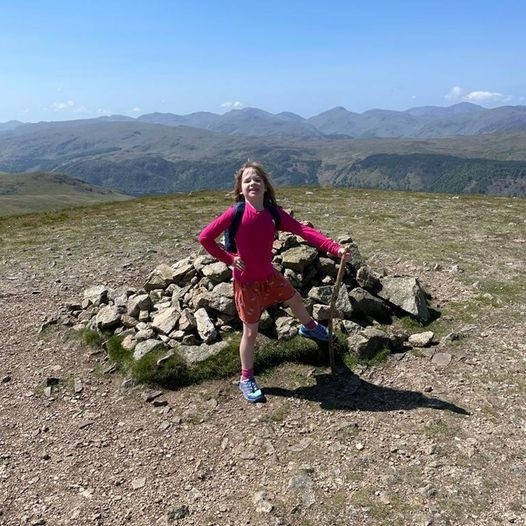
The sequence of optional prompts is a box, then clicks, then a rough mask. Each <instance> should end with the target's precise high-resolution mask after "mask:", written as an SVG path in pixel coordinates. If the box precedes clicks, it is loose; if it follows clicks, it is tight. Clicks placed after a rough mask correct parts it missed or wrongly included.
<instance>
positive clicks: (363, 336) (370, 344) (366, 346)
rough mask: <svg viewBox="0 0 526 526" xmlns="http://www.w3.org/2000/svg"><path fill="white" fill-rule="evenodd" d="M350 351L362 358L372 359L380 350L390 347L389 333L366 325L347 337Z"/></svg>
mask: <svg viewBox="0 0 526 526" xmlns="http://www.w3.org/2000/svg"><path fill="white" fill-rule="evenodd" d="M347 345H348V347H349V351H350V352H352V353H354V354H355V355H356V356H358V358H360V359H362V360H371V359H372V358H374V357H375V356H376V355H377V354H378V353H379V352H380V351H382V350H384V349H389V345H390V338H389V335H388V334H387V333H386V332H384V331H381V330H380V329H376V328H374V327H366V328H365V329H364V330H362V331H361V332H359V333H355V334H351V336H349V337H348V338H347Z"/></svg>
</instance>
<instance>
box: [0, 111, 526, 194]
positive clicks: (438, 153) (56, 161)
mask: <svg viewBox="0 0 526 526" xmlns="http://www.w3.org/2000/svg"><path fill="white" fill-rule="evenodd" d="M0 126H2V128H3V131H0V171H4V172H8V173H20V172H36V171H47V172H53V173H63V174H65V175H68V176H70V177H74V178H78V179H80V180H82V181H85V182H87V183H89V184H94V185H100V186H104V187H107V188H112V189H114V190H116V191H118V192H120V193H124V194H128V195H145V194H164V193H172V192H180V191H194V190H199V189H205V188H230V187H231V186H232V177H233V174H234V172H235V170H236V169H237V168H238V167H239V166H240V164H241V163H243V162H244V161H246V160H247V159H249V158H250V159H255V160H259V161H261V162H262V163H263V164H264V165H265V166H266V167H267V168H268V169H269V170H270V171H271V173H272V174H273V178H274V180H275V182H276V183H277V184H279V185H291V184H292V185H294V184H314V185H316V184H321V185H335V186H349V187H353V186H359V187H371V188H386V189H396V190H418V191H434V192H451V193H461V192H466V193H487V194H496V195H514V196H515V195H516V196H526V107H525V106H503V107H500V108H495V109H491V110H489V109H484V108H482V107H480V106H477V105H474V104H468V103H462V104H457V105H454V106H450V107H447V108H441V107H433V106H430V107H420V108H412V109H410V110H407V111H404V112H394V111H387V110H370V111H367V112H364V113H362V114H356V113H352V112H348V111H347V110H345V109H344V108H334V109H333V110H329V111H327V112H324V113H321V114H320V115H317V116H315V117H311V118H310V119H304V118H302V117H300V116H298V115H295V114H293V113H280V114H277V115H273V114H270V113H268V112H265V111H262V110H258V109H253V108H246V109H243V110H233V111H230V112H227V113H225V114H224V115H217V114H213V113H207V112H198V113H192V114H189V115H184V116H178V115H174V114H166V113H164V114H163V113H152V114H148V115H142V116H141V117H139V118H137V119H134V118H131V117H125V116H119V115H112V116H107V117H102V118H98V119H84V120H72V121H57V122H40V123H18V122H14V121H10V122H9V123H4V124H3V125H0ZM410 130H413V131H410Z"/></svg>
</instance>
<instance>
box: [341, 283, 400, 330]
mask: <svg viewBox="0 0 526 526" xmlns="http://www.w3.org/2000/svg"><path fill="white" fill-rule="evenodd" d="M349 299H350V302H351V304H352V308H353V312H354V313H357V314H360V315H362V316H364V317H366V318H373V319H374V320H378V321H379V322H382V323H384V322H385V323H387V322H389V321H390V308H389V306H388V305H386V304H385V303H384V302H383V301H382V300H381V299H380V298H377V297H376V296H373V295H372V294H371V293H370V292H368V291H366V290H365V289H362V288H361V287H356V288H355V289H353V290H352V291H351V292H350V293H349Z"/></svg>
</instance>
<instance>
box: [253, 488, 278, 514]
mask: <svg viewBox="0 0 526 526" xmlns="http://www.w3.org/2000/svg"><path fill="white" fill-rule="evenodd" d="M252 502H253V503H254V506H255V507H256V513H270V512H271V511H272V510H273V508H274V506H273V505H272V503H271V502H270V500H269V499H268V497H267V494H266V492H264V491H258V492H257V493H256V494H255V495H254V497H253V498H252Z"/></svg>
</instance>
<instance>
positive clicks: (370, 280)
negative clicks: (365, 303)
mask: <svg viewBox="0 0 526 526" xmlns="http://www.w3.org/2000/svg"><path fill="white" fill-rule="evenodd" d="M356 281H357V282H358V285H360V287H362V288H363V289H365V290H368V291H369V292H373V293H374V292H376V291H378V290H379V289H380V287H381V284H380V277H379V276H378V275H377V274H376V273H375V272H374V271H373V270H372V269H370V268H369V267H368V266H367V265H363V266H362V267H360V268H359V269H358V271H357V272H356Z"/></svg>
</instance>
